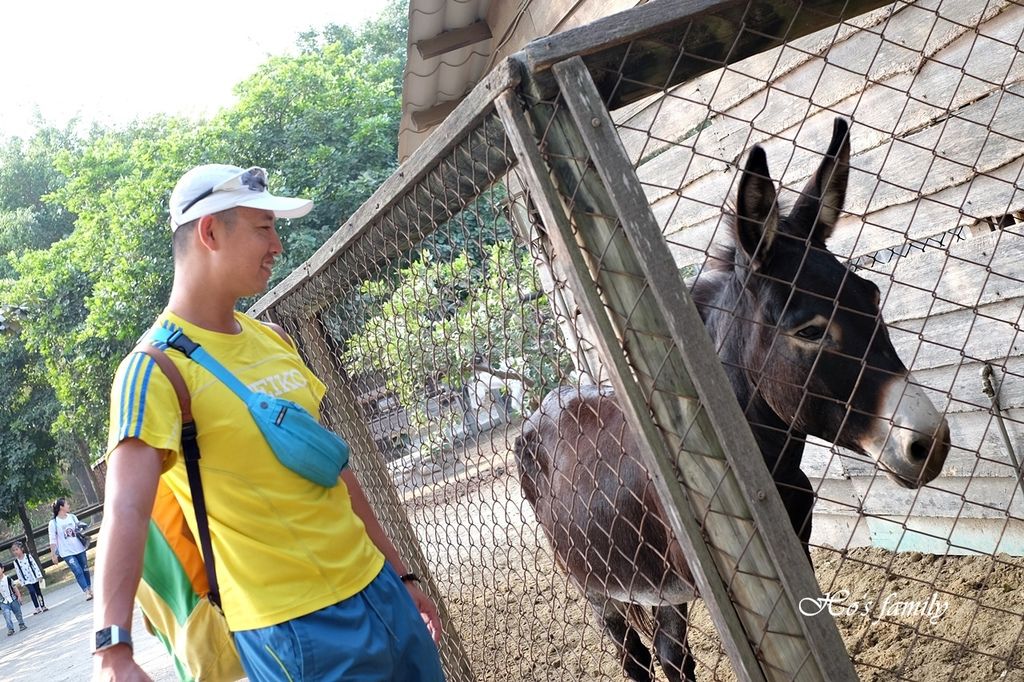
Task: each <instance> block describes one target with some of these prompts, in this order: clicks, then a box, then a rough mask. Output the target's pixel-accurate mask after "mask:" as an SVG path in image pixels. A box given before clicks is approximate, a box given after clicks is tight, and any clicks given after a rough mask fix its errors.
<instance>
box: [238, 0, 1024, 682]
mask: <svg viewBox="0 0 1024 682" xmlns="http://www.w3.org/2000/svg"><path fill="white" fill-rule="evenodd" d="M695 8H696V10H697V11H695ZM840 18H843V19H844V20H843V21H840ZM1022 31H1024V6H1022V4H1021V3H1019V2H1010V1H996V0H988V1H964V2H951V1H949V0H945V1H938V0H932V1H927V2H925V1H921V2H897V3H894V4H883V3H878V2H875V3H871V2H849V3H841V2H840V3H831V2H805V3H790V2H725V3H689V2H681V1H679V2H676V1H675V0H666V1H664V2H659V3H651V4H650V5H648V6H645V7H641V8H638V9H637V10H632V11H630V12H628V13H626V14H624V15H621V16H619V17H616V18H613V19H611V20H609V21H603V22H597V23H596V24H594V25H593V26H591V27H588V28H584V29H579V30H576V31H573V32H572V33H571V34H566V35H565V36H561V37H559V36H556V37H553V38H550V39H545V40H543V41H539V42H537V43H535V44H533V45H531V46H530V47H529V48H527V50H526V51H525V52H524V53H523V54H521V55H519V56H518V57H517V58H514V59H513V60H511V61H509V62H506V63H503V64H500V65H498V66H497V67H496V68H495V70H494V71H493V72H492V73H491V74H490V75H489V76H488V78H487V79H486V80H485V81H484V82H483V83H482V84H481V85H480V86H478V88H477V89H476V90H475V91H474V92H473V93H472V94H471V95H470V97H469V98H467V101H466V102H465V103H464V104H463V105H462V106H460V108H459V109H457V110H456V112H455V113H454V114H453V115H452V116H451V117H450V118H449V120H448V121H447V122H446V123H445V124H444V126H443V127H442V128H441V129H440V130H439V131H438V133H436V134H435V135H434V136H432V138H431V140H430V141H429V142H428V143H427V144H426V145H425V147H424V148H423V149H421V150H420V151H419V152H418V153H417V154H416V155H414V156H413V158H412V159H411V160H410V161H409V162H407V164H405V165H403V167H402V168H401V169H400V170H399V172H398V173H397V174H396V175H395V176H394V177H392V178H391V179H390V180H388V182H387V183H386V184H385V186H383V187H382V188H381V190H380V191H378V192H377V193H376V194H375V195H374V197H372V198H371V199H370V200H369V202H368V203H367V204H366V205H365V206H364V207H363V208H361V209H360V211H359V212H357V214H356V215H355V216H353V217H352V218H351V219H350V220H349V221H348V222H347V223H346V224H345V225H344V226H343V227H342V228H341V229H340V230H339V231H338V233H337V234H336V235H335V236H334V237H333V238H332V239H331V240H330V241H329V242H328V243H327V244H326V245H325V246H324V248H323V249H321V251H320V252H318V253H317V255H316V256H314V257H313V259H311V261H310V262H308V263H307V264H306V265H304V266H303V267H302V268H300V269H299V270H297V271H296V272H295V273H292V275H290V276H289V277H288V278H287V279H286V280H285V282H283V283H282V285H281V286H279V287H278V288H276V289H275V290H274V291H273V292H271V294H269V295H268V296H267V297H265V298H264V299H263V300H261V301H260V302H259V303H258V304H257V306H256V308H255V311H254V312H256V313H258V314H259V315H261V316H264V317H268V318H270V319H273V320H275V321H277V322H279V323H281V324H283V325H284V326H285V328H286V329H287V330H288V331H289V332H290V333H292V334H293V335H294V336H295V337H296V339H297V340H298V342H299V345H300V348H301V350H302V352H303V354H304V356H305V357H306V359H307V360H308V361H309V362H310V363H311V365H312V366H313V368H314V370H315V371H317V373H318V374H319V375H320V376H321V377H323V378H324V379H325V381H326V382H327V383H328V386H329V388H330V390H329V393H328V397H327V399H326V401H325V406H324V415H325V419H327V420H328V421H329V422H330V424H331V425H332V426H334V427H336V428H337V429H339V430H340V431H341V432H343V433H344V434H345V435H346V436H347V437H348V438H349V440H350V441H352V443H353V446H354V447H353V465H354V467H355V468H356V469H357V471H358V473H359V475H360V478H361V480H362V481H363V483H364V486H365V487H366V488H367V490H368V492H369V494H370V495H371V497H372V500H373V502H374V505H375V507H376V509H377V510H378V513H379V514H380V515H381V516H382V517H383V519H384V523H385V525H386V526H387V527H388V528H389V529H390V530H391V531H392V533H393V534H394V535H395V536H396V538H397V539H398V542H397V544H398V545H399V547H400V550H401V551H402V552H403V554H405V555H406V556H409V557H410V562H411V563H412V564H413V565H414V566H415V567H416V568H417V569H419V570H421V571H422V572H423V573H424V574H427V575H429V576H430V580H429V585H428V587H429V589H430V591H431V592H432V593H433V594H434V595H435V597H436V598H437V599H438V601H439V603H440V604H441V606H442V608H443V612H442V616H443V619H444V621H445V623H446V630H445V636H444V638H443V639H442V655H443V658H444V661H445V666H446V670H447V671H448V673H449V676H450V677H451V678H452V679H465V680H469V679H480V680H580V679H588V680H589V679H595V680H596V679H609V680H614V679H622V677H623V675H624V674H625V675H627V676H628V677H629V678H630V679H635V680H645V679H667V680H677V679H690V678H691V677H692V676H695V677H696V679H701V680H705V679H715V680H719V679H721V680H731V679H773V680H774V679H787V680H789V679H829V680H831V679H845V678H846V677H852V671H853V670H855V671H856V674H857V675H859V676H860V677H861V679H868V680H897V679H899V680H903V679H905V680H940V679H941V680H972V681H973V680H995V679H1007V680H1010V679H1024V671H1022V668H1024V654H1022V641H1021V638H1022V635H1024V594H1022V590H1021V584H1022V577H1024V561H1022V559H1021V554H1022V552H1024V534H1022V528H1021V521H1022V514H1021V512H1022V509H1021V504H1022V503H1021V500H1020V498H1021V496H1022V495H1024V493H1022V492H1021V491H1020V490H1018V488H1019V486H1020V483H1021V481H1022V475H1021V468H1020V457H1022V456H1024V452H1022V450H1024V448H1022V447H1021V444H1022V442H1024V441H1022V438H1021V433H1022V421H1024V381H1022V379H1024V359H1022V350H1024V348H1022V345H1024V339H1022V337H1021V327H1020V325H1021V316H1022V313H1024V296H1022V295H1024V267H1022V266H1021V262H1022V260H1021V256H1022V250H1024V229H1021V227H1022V224H1024V214H1022V212H1021V211H1022V210H1024V189H1022V188H1021V168H1022V163H1024V144H1022V138H1024V130H1022V126H1024V98H1022V96H1021V77H1022V71H1024V57H1022V55H1021V49H1020V44H1021V34H1022ZM581 57H582V58H581ZM605 107H607V109H609V110H611V114H608V111H607V110H606V109H605ZM837 118H838V119H839V122H837ZM755 146H758V148H759V149H760V151H755ZM647 207H649V210H648V208H647ZM652 234H653V235H654V236H653V237H652ZM684 282H685V287H684ZM705 328H706V329H707V331H705ZM708 332H710V333H708ZM716 356H717V359H716ZM719 361H720V362H719ZM762 462H763V464H762ZM776 490H777V491H778V493H776ZM812 507H813V514H812V513H811V509H812ZM801 541H802V544H803V548H804V549H806V553H807V555H808V556H809V557H810V559H811V562H810V563H808V562H807V560H806V558H805V554H804V552H803V551H801ZM811 564H813V570H814V573H813V574H811V573H810V571H809V570H807V569H808V568H810V565H811ZM815 576H816V582H817V584H816V585H815V584H814V577H815ZM808 581H810V582H808ZM819 586H820V588H819ZM697 595H699V596H700V597H701V599H697V600H694V597H695V596H697ZM840 637H841V640H840ZM836 647H838V649H837V648H836ZM837 651H838V652H839V654H838V655H837V654H836V652H837ZM839 659H841V660H839ZM851 664H852V667H850V666H851ZM652 675H653V677H652Z"/></svg>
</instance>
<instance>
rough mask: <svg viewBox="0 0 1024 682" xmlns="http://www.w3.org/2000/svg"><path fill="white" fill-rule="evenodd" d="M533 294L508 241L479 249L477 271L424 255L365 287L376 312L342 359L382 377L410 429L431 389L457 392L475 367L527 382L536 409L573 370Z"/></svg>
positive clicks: (524, 266)
mask: <svg viewBox="0 0 1024 682" xmlns="http://www.w3.org/2000/svg"><path fill="white" fill-rule="evenodd" d="M538 289H539V282H538V280H537V277H536V272H535V270H534V268H533V265H532V260H531V258H530V255H529V254H528V253H527V252H526V251H525V250H524V249H523V248H522V247H519V246H517V245H516V244H515V242H514V241H512V240H505V241H500V242H498V243H495V244H492V245H490V246H488V247H486V248H485V258H484V260H483V262H481V263H478V264H474V263H473V261H472V259H470V258H469V257H468V255H467V254H465V253H463V254H461V255H459V256H458V257H456V258H454V259H453V260H450V261H447V262H445V261H441V260H438V259H436V258H435V257H434V256H433V255H432V253H431V252H430V251H426V250H425V251H423V252H422V253H421V254H420V256H419V258H418V259H417V260H416V261H414V262H412V263H411V264H410V265H409V266H408V267H405V268H402V269H400V270H399V272H398V275H397V278H396V279H392V278H387V279H383V280H376V281H368V282H364V283H363V285H362V286H361V287H360V295H361V300H363V301H364V302H368V304H369V305H370V306H371V307H372V308H373V309H374V310H375V311H376V312H375V313H374V314H371V315H369V316H367V318H366V319H365V321H363V322H362V323H361V324H360V328H359V329H358V330H356V331H354V333H352V334H351V335H350V336H349V337H348V340H347V343H346V348H345V353H344V356H343V357H344V359H345V361H346V363H347V365H348V367H349V369H350V370H351V371H352V372H353V374H379V375H383V376H385V377H386V378H387V384H388V387H389V388H391V389H392V390H394V391H395V393H396V394H397V396H398V398H399V400H400V401H401V402H402V404H403V405H404V406H405V408H406V410H407V411H408V412H409V414H410V417H411V421H412V422H413V424H414V425H416V426H425V425H427V424H428V422H429V417H428V414H427V411H426V409H425V402H424V398H425V390H424V389H425V388H426V387H427V385H428V384H429V383H431V382H436V383H442V384H446V385H448V386H449V387H452V388H453V389H457V387H461V386H462V385H463V384H464V383H466V382H467V381H468V380H470V378H471V377H472V376H473V374H474V369H475V368H476V367H479V366H480V365H484V366H489V367H502V368H505V369H512V370H513V371H514V372H515V374H517V375H519V376H520V377H522V378H523V379H525V383H526V385H527V387H528V391H527V396H526V400H525V403H526V404H527V405H529V404H533V403H536V402H537V401H538V400H539V399H540V398H541V397H542V396H543V395H544V394H545V393H547V391H548V390H550V389H551V388H553V387H554V386H555V385H556V384H557V382H558V379H559V377H560V376H562V375H564V373H566V372H568V371H569V370H570V369H571V363H570V362H569V359H568V357H567V355H566V353H565V351H564V349H563V348H562V346H561V345H560V344H559V343H558V338H557V333H556V331H555V329H554V325H553V324H552V320H551V319H550V317H549V315H548V314H547V313H546V311H547V305H546V301H545V299H544V297H543V296H537V293H536V292H537V291H538ZM552 358H558V359H557V360H555V361H552Z"/></svg>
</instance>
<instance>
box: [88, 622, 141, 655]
mask: <svg viewBox="0 0 1024 682" xmlns="http://www.w3.org/2000/svg"><path fill="white" fill-rule="evenodd" d="M95 638H96V641H95V644H94V646H93V653H98V652H100V651H104V650H106V649H109V648H110V647H113V646H117V645H118V644H127V645H128V648H129V649H130V648H132V633H131V631H130V630H126V629H125V628H123V627H121V626H120V625H109V626H107V627H105V628H103V629H102V630H97V631H96V635H95Z"/></svg>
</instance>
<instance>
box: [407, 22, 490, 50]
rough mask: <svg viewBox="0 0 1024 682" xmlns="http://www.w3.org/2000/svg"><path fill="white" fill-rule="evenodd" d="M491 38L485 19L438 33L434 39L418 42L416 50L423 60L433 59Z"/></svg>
mask: <svg viewBox="0 0 1024 682" xmlns="http://www.w3.org/2000/svg"><path fill="white" fill-rule="evenodd" d="M490 38H491V27H490V26H488V25H487V22H486V21H484V20H483V19H481V20H479V21H476V22H474V23H472V24H470V25H469V26H463V27H462V28H453V29H451V30H450V31H444V32H443V33H438V34H437V35H436V36H434V37H433V38H425V39H423V40H420V41H417V42H416V49H417V50H419V53H420V57H421V58H422V59H433V58H434V57H439V56H441V55H443V54H445V53H447V52H454V51H455V50H458V49H460V48H463V47H466V46H467V45H473V44H475V43H479V42H483V41H484V40H489V39H490Z"/></svg>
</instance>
